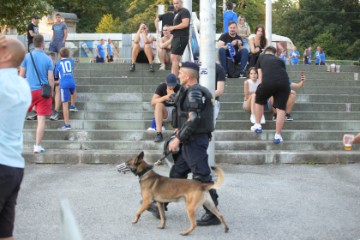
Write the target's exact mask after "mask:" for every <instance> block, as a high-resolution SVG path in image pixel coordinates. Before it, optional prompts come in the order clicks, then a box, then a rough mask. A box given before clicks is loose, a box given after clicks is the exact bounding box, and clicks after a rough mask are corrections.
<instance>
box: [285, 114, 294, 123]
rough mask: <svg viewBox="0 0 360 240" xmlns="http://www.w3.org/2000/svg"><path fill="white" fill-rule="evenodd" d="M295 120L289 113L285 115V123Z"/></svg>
mask: <svg viewBox="0 0 360 240" xmlns="http://www.w3.org/2000/svg"><path fill="white" fill-rule="evenodd" d="M292 120H294V119H293V118H292V117H291V115H290V114H289V113H286V114H285V121H292Z"/></svg>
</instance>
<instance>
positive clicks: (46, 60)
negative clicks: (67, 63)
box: [20, 49, 54, 91]
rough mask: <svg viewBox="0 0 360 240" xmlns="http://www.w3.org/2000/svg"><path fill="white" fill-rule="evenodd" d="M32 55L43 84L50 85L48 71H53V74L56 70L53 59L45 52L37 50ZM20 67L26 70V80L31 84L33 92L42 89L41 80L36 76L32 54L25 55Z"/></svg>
mask: <svg viewBox="0 0 360 240" xmlns="http://www.w3.org/2000/svg"><path fill="white" fill-rule="evenodd" d="M32 55H33V58H34V62H35V65H36V68H37V70H38V73H39V78H40V81H41V83H42V84H49V80H48V71H51V74H52V72H53V68H54V65H53V62H52V61H51V58H50V57H49V56H48V55H46V54H45V52H44V50H37V49H35V50H34V51H32ZM20 66H21V67H23V68H25V69H26V80H27V81H28V83H29V86H30V89H31V91H34V90H38V89H41V85H40V83H39V78H38V76H37V75H36V71H35V68H34V65H33V62H32V61H31V56H30V53H27V54H26V55H25V58H24V60H23V61H22V63H21V65H20Z"/></svg>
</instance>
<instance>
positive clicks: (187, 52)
mask: <svg viewBox="0 0 360 240" xmlns="http://www.w3.org/2000/svg"><path fill="white" fill-rule="evenodd" d="M183 7H184V8H186V9H187V10H189V12H190V15H191V14H192V0H183ZM191 25H192V19H190V29H189V31H190V35H189V36H190V37H189V43H188V45H187V47H186V49H185V51H184V54H183V55H182V57H181V61H183V62H185V61H190V60H191V55H190V47H191V29H192V28H191Z"/></svg>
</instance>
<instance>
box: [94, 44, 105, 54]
mask: <svg viewBox="0 0 360 240" xmlns="http://www.w3.org/2000/svg"><path fill="white" fill-rule="evenodd" d="M96 47H97V50H98V54H99V56H100V57H102V58H105V47H104V45H102V44H100V43H99V44H98V45H97V46H96Z"/></svg>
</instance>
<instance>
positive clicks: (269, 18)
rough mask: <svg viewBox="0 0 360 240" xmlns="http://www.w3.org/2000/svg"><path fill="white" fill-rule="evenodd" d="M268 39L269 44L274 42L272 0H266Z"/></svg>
mask: <svg viewBox="0 0 360 240" xmlns="http://www.w3.org/2000/svg"><path fill="white" fill-rule="evenodd" d="M265 31H266V39H267V41H268V45H269V46H271V44H272V0H266V22H265Z"/></svg>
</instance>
